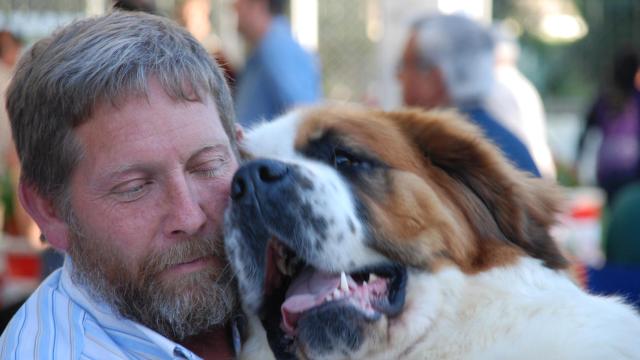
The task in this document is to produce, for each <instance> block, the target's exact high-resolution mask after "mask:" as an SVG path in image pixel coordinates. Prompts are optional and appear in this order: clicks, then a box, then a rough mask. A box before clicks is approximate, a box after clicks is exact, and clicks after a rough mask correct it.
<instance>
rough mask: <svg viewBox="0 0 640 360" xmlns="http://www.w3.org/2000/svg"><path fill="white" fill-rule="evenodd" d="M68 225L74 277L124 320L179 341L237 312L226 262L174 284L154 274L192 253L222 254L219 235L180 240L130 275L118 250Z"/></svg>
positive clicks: (224, 320) (149, 259)
mask: <svg viewBox="0 0 640 360" xmlns="http://www.w3.org/2000/svg"><path fill="white" fill-rule="evenodd" d="M74 222H75V223H76V224H77V221H74ZM70 228H71V231H70V233H71V243H70V248H69V255H70V256H71V259H72V260H73V264H74V271H73V273H72V279H73V281H74V282H75V283H77V284H78V285H81V286H83V287H84V288H86V289H87V290H88V291H89V292H90V293H91V295H92V296H94V297H95V298H97V299H99V300H101V301H102V302H104V303H106V304H107V305H109V306H110V307H111V308H112V309H114V310H115V311H117V312H118V313H119V314H120V315H122V316H123V317H125V318H128V319H131V320H133V321H136V322H139V323H141V324H143V325H145V326H147V327H148V328H150V329H153V330H155V331H156V332H158V333H160V334H162V335H164V336H165V337H167V338H169V339H172V340H174V341H181V340H184V339H185V338H188V337H190V336H194V335H199V334H203V333H206V332H208V331H211V330H213V329H215V328H219V327H222V326H224V325H225V324H226V323H227V322H228V321H229V319H230V317H231V316H232V315H233V314H234V313H235V312H236V311H237V308H238V301H237V295H236V294H237V290H236V288H235V282H234V281H233V274H232V271H231V269H230V267H229V265H228V264H227V265H226V266H225V267H224V269H220V270H218V269H213V268H210V269H206V270H203V271H200V272H197V273H191V274H187V275H185V276H184V277H182V278H180V279H178V280H176V281H173V282H166V281H162V280H161V279H160V277H159V276H157V274H158V273H159V271H161V270H163V269H164V268H166V267H167V266H169V265H171V264H175V263H177V262H180V260H181V259H187V258H193V255H195V254H198V255H215V256H219V257H221V258H224V257H223V256H224V254H223V252H224V251H223V247H222V239H221V237H216V236H212V237H210V238H207V239H203V238H197V239H189V240H185V241H182V242H181V243H180V244H179V245H176V246H175V247H173V248H171V249H169V250H167V251H166V252H165V253H163V254H160V255H151V256H150V257H149V258H148V259H145V260H144V261H143V264H141V266H140V269H139V271H137V273H135V274H132V273H131V271H129V270H127V269H126V268H125V266H123V264H122V263H121V262H119V261H118V260H119V259H120V258H121V254H118V253H117V251H116V250H115V249H113V248H108V247H105V246H102V244H104V243H108V242H102V243H97V241H96V240H95V239H94V240H91V238H90V237H88V236H85V235H83V232H82V231H79V230H81V228H79V226H77V225H76V226H70ZM74 228H75V229H74Z"/></svg>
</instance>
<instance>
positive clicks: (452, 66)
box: [398, 15, 540, 176]
mask: <svg viewBox="0 0 640 360" xmlns="http://www.w3.org/2000/svg"><path fill="white" fill-rule="evenodd" d="M493 48H494V43H493V39H492V36H491V34H490V32H489V30H488V29H485V28H484V27H482V26H481V25H480V24H478V23H476V22H475V21H473V20H472V19H469V18H467V17H465V16H462V15H428V16H425V17H421V18H419V19H417V20H416V21H414V23H413V24H412V26H411V31H410V33H409V39H408V40H407V44H406V46H405V49H404V53H403V55H402V59H401V62H400V64H399V69H398V78H399V80H400V82H401V84H402V89H403V97H404V102H405V104H406V105H409V106H419V107H423V108H426V109H431V108H436V107H455V108H457V109H458V110H459V111H461V112H462V113H465V114H466V115H467V116H468V118H469V120H470V121H472V122H473V123H475V124H476V125H478V126H479V127H480V128H482V130H483V131H484V133H485V135H486V136H487V137H488V138H489V139H491V140H492V141H493V142H494V143H495V144H496V145H497V146H498V147H499V148H500V149H501V150H502V152H503V153H504V154H505V155H506V157H507V158H508V159H510V160H511V161H512V162H513V163H514V165H516V166H517V167H518V168H520V169H521V170H524V171H528V172H530V173H532V174H534V175H536V176H540V173H539V171H538V169H537V167H536V165H535V164H534V162H533V159H532V157H531V155H530V154H529V152H528V151H527V148H526V147H525V146H524V145H523V143H522V142H521V141H520V140H518V138H517V137H516V136H515V135H513V134H512V133H511V132H510V131H509V130H507V129H506V128H505V127H503V126H502V125H500V123H498V122H497V121H496V120H495V119H494V118H493V117H492V116H491V115H490V114H489V113H488V112H487V111H486V109H485V107H484V104H485V101H486V99H487V98H488V96H489V94H490V93H491V89H492V87H493V83H494V72H493V66H494V51H493Z"/></svg>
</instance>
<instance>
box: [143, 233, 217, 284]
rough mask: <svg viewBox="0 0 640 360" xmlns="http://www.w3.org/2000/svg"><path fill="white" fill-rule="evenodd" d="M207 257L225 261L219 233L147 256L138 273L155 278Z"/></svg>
mask: <svg viewBox="0 0 640 360" xmlns="http://www.w3.org/2000/svg"><path fill="white" fill-rule="evenodd" d="M209 256H214V257H218V258H220V259H223V260H224V259H226V256H225V251H224V245H223V240H222V232H221V231H220V232H216V233H213V234H211V235H208V236H194V237H190V238H188V239H185V240H182V241H180V242H179V243H178V244H176V245H173V246H172V247H170V248H168V249H164V250H162V251H157V252H155V253H152V254H149V255H148V256H147V257H146V258H145V259H144V261H143V262H142V263H141V265H140V269H139V272H138V273H139V274H141V275H146V276H155V275H157V274H159V273H160V272H162V271H164V270H166V269H168V268H170V267H172V266H175V265H178V264H183V263H187V262H191V261H194V260H197V259H200V258H203V257H209ZM225 261H226V260H225Z"/></svg>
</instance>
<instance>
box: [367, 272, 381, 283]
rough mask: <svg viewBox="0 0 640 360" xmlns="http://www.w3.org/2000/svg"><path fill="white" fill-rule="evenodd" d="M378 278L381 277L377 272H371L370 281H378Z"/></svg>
mask: <svg viewBox="0 0 640 360" xmlns="http://www.w3.org/2000/svg"><path fill="white" fill-rule="evenodd" d="M378 279H380V278H379V277H378V276H377V275H376V274H374V273H371V274H369V283H372V282H374V281H376V280H378Z"/></svg>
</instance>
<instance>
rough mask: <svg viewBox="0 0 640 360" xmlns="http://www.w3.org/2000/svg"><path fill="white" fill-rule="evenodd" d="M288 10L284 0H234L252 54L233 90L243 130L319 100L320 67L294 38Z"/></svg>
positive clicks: (243, 34)
mask: <svg viewBox="0 0 640 360" xmlns="http://www.w3.org/2000/svg"><path fill="white" fill-rule="evenodd" d="M286 5H287V1H285V0H235V3H234V6H235V9H236V12H237V14H238V31H239V32H240V34H241V35H242V36H243V38H244V39H245V40H246V41H247V42H248V44H249V46H250V48H251V52H250V54H249V57H248V59H247V61H246V63H245V66H244V69H243V70H242V71H241V72H240V74H239V75H238V81H237V83H236V87H235V104H236V114H237V117H238V121H239V122H240V124H242V125H243V126H246V127H249V126H251V125H252V124H254V123H256V122H259V121H262V120H270V119H272V118H274V117H275V116H277V115H280V114H281V113H283V112H284V111H285V110H287V109H289V108H290V107H292V106H294V105H298V104H308V103H313V102H316V101H318V100H319V99H320V98H321V79H320V70H319V67H318V64H317V62H316V60H315V59H314V57H313V56H312V55H311V54H309V53H308V52H307V51H305V50H304V49H303V48H302V47H301V46H300V44H299V43H298V42H297V41H296V40H295V39H294V38H293V36H292V34H291V29H290V26H289V23H288V21H287V19H286V18H285V16H284V10H285V6H286Z"/></svg>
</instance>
